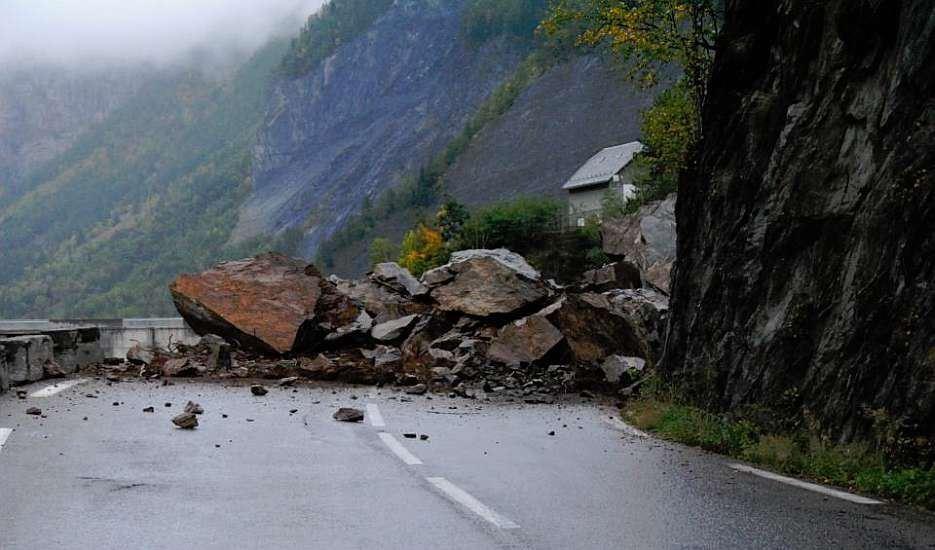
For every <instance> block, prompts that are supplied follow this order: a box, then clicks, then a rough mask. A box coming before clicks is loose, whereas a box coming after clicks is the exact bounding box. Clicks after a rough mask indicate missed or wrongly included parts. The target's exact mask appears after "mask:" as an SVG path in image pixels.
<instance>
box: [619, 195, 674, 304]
mask: <svg viewBox="0 0 935 550" xmlns="http://www.w3.org/2000/svg"><path fill="white" fill-rule="evenodd" d="M601 239H602V241H603V248H604V252H606V253H607V254H610V255H612V256H622V257H623V258H625V259H626V260H628V261H630V262H632V263H633V264H635V265H636V266H637V267H638V268H639V269H640V271H641V272H642V274H643V282H644V284H648V285H651V286H653V287H655V288H658V289H659V290H662V291H663V292H665V293H667V294H668V292H669V288H670V280H669V279H670V273H671V271H672V266H673V264H674V263H675V244H676V238H675V195H671V196H669V197H667V198H666V199H665V200H662V201H656V202H651V203H649V204H646V205H644V206H642V207H641V208H640V209H639V211H638V212H637V213H636V214H632V215H630V216H624V217H622V218H617V219H607V220H604V221H603V223H602V224H601Z"/></svg>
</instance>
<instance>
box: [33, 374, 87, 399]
mask: <svg viewBox="0 0 935 550" xmlns="http://www.w3.org/2000/svg"><path fill="white" fill-rule="evenodd" d="M85 382H87V380H86V379H84V378H79V379H77V380H64V381H62V382H56V383H55V384H52V385H51V386H46V387H44V388H42V389H41V390H37V391H34V392H32V393H31V394H29V397H52V396H53V395H55V394H57V393H59V392H62V391H65V390H67V389H68V388H71V387H74V386H77V385H78V384H83V383H85Z"/></svg>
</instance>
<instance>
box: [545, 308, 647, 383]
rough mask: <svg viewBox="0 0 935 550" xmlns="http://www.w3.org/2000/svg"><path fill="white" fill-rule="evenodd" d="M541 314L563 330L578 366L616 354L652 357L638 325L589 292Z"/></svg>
mask: <svg viewBox="0 0 935 550" xmlns="http://www.w3.org/2000/svg"><path fill="white" fill-rule="evenodd" d="M539 315H543V316H544V317H545V318H546V319H548V320H549V322H550V323H552V324H553V325H554V326H555V327H557V328H558V329H559V330H560V331H561V333H562V334H563V335H564V336H565V340H566V342H567V343H568V347H569V348H570V351H571V355H572V358H573V359H574V360H575V362H577V363H579V364H580V363H590V364H597V363H600V362H602V361H603V360H604V358H605V357H607V356H609V355H614V354H618V355H626V356H632V357H642V358H646V359H650V358H651V357H652V352H651V346H650V345H649V342H648V340H647V337H646V335H645V334H644V333H643V332H642V330H641V328H640V324H639V322H637V321H634V320H632V319H629V318H627V317H626V316H624V315H622V314H621V312H619V311H618V310H617V309H616V308H615V307H614V305H613V304H612V303H611V301H610V299H609V298H608V297H607V296H604V295H601V294H594V293H590V292H585V293H583V294H570V295H568V296H565V297H564V298H562V299H561V300H560V301H558V302H556V303H555V304H553V305H551V306H549V307H547V308H546V309H544V310H543V311H541V312H540V313H539ZM601 377H603V374H601Z"/></svg>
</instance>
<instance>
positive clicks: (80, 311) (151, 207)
mask: <svg viewBox="0 0 935 550" xmlns="http://www.w3.org/2000/svg"><path fill="white" fill-rule="evenodd" d="M283 50H284V44H275V45H271V46H269V47H267V48H265V49H263V50H261V51H260V52H259V53H257V54H256V56H255V57H254V58H253V59H252V60H250V61H249V62H247V63H246V64H245V65H244V66H243V67H241V68H240V69H239V70H238V71H237V72H236V73H235V74H233V75H230V76H228V77H227V78H225V79H221V80H214V79H212V78H209V77H207V76H205V75H203V74H201V73H199V72H183V71H179V72H176V73H173V74H171V75H168V76H164V77H161V78H156V79H153V80H152V81H151V82H149V83H147V85H146V86H145V87H144V88H143V89H141V90H140V92H139V93H138V95H137V96H136V98H135V99H134V100H132V101H131V102H130V103H128V104H127V105H125V106H124V107H122V108H120V109H118V110H117V111H115V112H114V113H112V114H111V116H109V117H108V119H107V120H105V121H104V122H103V123H102V124H101V125H100V126H98V127H96V128H94V129H92V130H91V131H89V132H87V133H86V134H85V135H84V136H83V137H82V138H80V139H79V140H78V141H77V142H76V144H75V145H74V146H73V147H72V148H71V149H70V150H68V151H67V152H65V153H64V154H62V155H61V156H60V157H58V158H57V159H55V160H53V161H52V162H50V163H49V164H48V165H46V166H45V167H44V168H42V169H40V170H37V171H36V172H35V173H34V174H32V176H31V179H30V181H29V182H28V185H29V188H30V189H31V191H30V192H29V193H27V194H25V195H24V196H23V197H21V198H19V199H18V200H16V201H15V202H13V203H12V204H8V205H0V265H2V266H3V269H0V317H19V316H26V315H29V316H42V317H45V316H51V317H64V316H141V315H163V314H170V313H171V312H172V311H173V309H174V308H173V307H172V303H171V300H170V298H169V294H168V291H167V289H166V285H167V284H168V283H169V281H170V280H171V279H172V278H173V277H174V276H175V275H177V274H179V273H181V272H185V271H194V270H198V269H202V268H204V267H206V266H207V265H210V264H211V263H214V262H215V261H217V260H219V259H225V258H230V257H234V256H235V255H240V254H245V253H252V252H254V251H256V250H258V249H262V248H264V247H265V246H266V245H267V244H288V242H287V241H288V238H289V236H290V235H288V234H287V235H283V237H282V239H281V240H280V242H279V243H265V242H262V241H259V240H258V241H253V242H250V243H242V244H241V245H238V246H237V247H232V246H229V245H228V241H229V238H230V234H231V231H232V229H233V225H234V223H235V222H236V213H237V209H238V207H239V205H240V202H241V201H242V199H243V197H244V196H245V194H246V193H247V192H248V190H249V185H250V154H249V151H250V145H251V144H252V139H253V135H254V132H255V130H256V128H257V126H258V124H259V122H260V120H261V119H262V114H263V105H264V102H263V96H264V93H265V89H266V85H267V82H268V76H269V74H270V72H271V71H272V69H273V67H275V66H276V63H278V61H279V60H280V59H281V55H282V52H283ZM50 212H54V213H55V215H54V216H50V214H49V213H50Z"/></svg>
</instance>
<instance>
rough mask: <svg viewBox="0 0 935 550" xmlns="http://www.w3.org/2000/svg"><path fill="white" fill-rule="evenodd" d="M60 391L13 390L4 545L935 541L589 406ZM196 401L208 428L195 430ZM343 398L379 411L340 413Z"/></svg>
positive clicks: (181, 385)
mask: <svg viewBox="0 0 935 550" xmlns="http://www.w3.org/2000/svg"><path fill="white" fill-rule="evenodd" d="M49 385H50V382H44V383H40V384H36V385H34V386H31V387H29V388H27V390H28V391H30V392H31V393H35V392H38V394H37V395H40V396H43V395H44V397H29V398H28V399H26V400H20V399H17V398H16V396H15V395H12V394H5V395H3V396H0V430H2V429H3V428H7V429H12V432H10V431H7V432H0V548H3V549H4V550H19V549H30V550H32V549H41V550H46V549H60V548H63V549H84V548H92V549H96V550H97V549H126V548H145V549H162V548H167V549H169V548H171V549H186V548H197V549H214V548H218V549H222V548H223V549H229V548H277V549H280V548H282V549H291V548H302V549H309V548H323V549H358V548H381V549H384V548H385V549H395V548H400V549H402V548H409V549H423V548H424V549H437V548H446V549H462V548H463V549H487V548H537V549H538V548H543V549H578V548H582V549H584V548H595V549H597V548H600V549H609V548H614V549H620V548H639V549H644V548H745V549H746V548H831V547H836V548H935V527H933V525H935V522H933V521H932V520H933V518H935V516H933V515H931V514H927V513H923V512H918V511H914V510H910V509H906V508H904V507H899V506H894V505H890V504H885V503H884V504H876V505H866V504H856V503H853V502H850V501H846V500H842V499H839V498H836V497H833V496H828V495H824V494H821V493H817V492H813V491H810V490H806V489H802V488H798V487H794V486H790V485H787V484H784V483H780V482H777V481H774V480H769V479H764V478H762V477H758V476H756V475H753V474H750V473H746V472H740V471H737V470H735V469H732V468H731V467H730V465H731V464H732V462H731V461H729V460H726V459H723V458H721V457H718V456H715V455H711V454H708V453H704V452H701V451H697V450H694V449H688V448H684V447H681V446H678V445H673V444H669V443H664V442H659V441H657V440H654V439H651V438H642V437H638V436H635V435H631V434H628V433H626V432H625V431H622V424H620V423H619V421H617V422H614V421H612V420H611V415H612V414H613V412H614V411H613V409H612V408H611V407H606V406H602V405H599V404H595V403H591V402H588V401H575V402H566V403H561V404H556V405H527V404H516V403H487V402H482V401H471V400H466V399H449V398H447V397H440V396H433V397H432V398H431V399H430V398H428V397H426V396H422V397H412V398H411V399H412V401H411V402H405V401H403V400H401V398H402V397H403V396H404V394H402V393H399V392H398V391H396V390H393V389H389V388H383V389H379V388H369V387H346V386H339V385H316V386H313V387H311V386H300V387H297V388H294V389H293V388H279V387H270V392H269V394H267V395H265V396H263V397H256V396H254V395H252V394H251V393H250V391H249V389H248V388H247V387H238V386H233V385H232V384H231V383H223V384H222V383H212V382H200V381H192V382H178V383H176V384H175V385H171V386H162V385H160V384H158V383H146V382H124V383H115V384H113V385H107V384H106V383H104V382H101V381H95V380H88V381H85V382H84V383H81V384H78V385H75V386H72V387H68V388H64V389H62V390H61V391H57V390H58V389H59V388H52V389H51V390H49V389H47V388H48V387H49ZM88 394H90V395H96V396H97V398H90V397H87V396H86V395H88ZM354 397H356V399H354ZM189 399H192V400H195V401H197V402H199V403H200V404H201V405H202V406H203V407H204V409H205V413H204V414H203V415H201V416H200V426H199V427H198V429H196V430H192V431H184V430H179V429H176V428H174V427H173V426H172V425H171V423H170V418H171V417H172V416H173V415H174V414H177V413H178V412H180V411H181V409H182V407H183V406H184V404H185V402H186V401H188V400H189ZM114 403H116V405H115V404H114ZM165 403H171V406H170V407H166V406H165ZM31 406H36V407H40V408H41V409H42V410H43V413H44V414H45V415H46V417H45V418H42V417H34V416H28V415H26V414H25V410H26V408H28V407H31ZM148 406H153V407H155V412H154V413H144V412H143V411H142V409H143V408H144V407H148ZM339 406H354V407H358V408H362V409H367V412H368V418H367V420H366V421H365V422H364V423H361V424H347V423H340V422H336V421H334V420H332V418H331V415H332V413H333V412H334V410H335V409H336V408H337V407H339ZM291 410H296V412H295V413H290V411H291ZM223 415H227V416H226V417H224V416H223ZM381 417H382V418H381ZM381 420H382V422H381ZM381 424H383V425H381ZM553 431H554V435H549V432H553ZM409 432H411V433H415V434H426V435H428V436H429V438H428V440H425V441H422V440H420V439H418V438H417V439H408V438H406V437H405V436H404V434H405V433H409ZM3 433H6V437H4V435H3ZM4 439H5V442H4Z"/></svg>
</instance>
